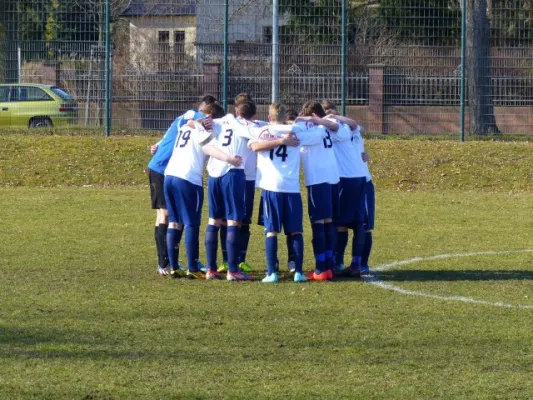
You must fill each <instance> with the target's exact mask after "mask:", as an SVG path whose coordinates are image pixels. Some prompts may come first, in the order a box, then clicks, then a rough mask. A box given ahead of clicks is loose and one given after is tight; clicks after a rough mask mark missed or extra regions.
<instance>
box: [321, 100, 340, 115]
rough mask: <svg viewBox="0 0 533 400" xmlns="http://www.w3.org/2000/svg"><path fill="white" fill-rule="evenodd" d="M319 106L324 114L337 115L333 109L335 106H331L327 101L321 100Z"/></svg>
mask: <svg viewBox="0 0 533 400" xmlns="http://www.w3.org/2000/svg"><path fill="white" fill-rule="evenodd" d="M320 104H321V105H322V108H323V109H324V111H325V112H326V114H328V115H329V114H337V109H336V108H335V104H333V103H332V102H331V101H329V100H322V101H321V102H320Z"/></svg>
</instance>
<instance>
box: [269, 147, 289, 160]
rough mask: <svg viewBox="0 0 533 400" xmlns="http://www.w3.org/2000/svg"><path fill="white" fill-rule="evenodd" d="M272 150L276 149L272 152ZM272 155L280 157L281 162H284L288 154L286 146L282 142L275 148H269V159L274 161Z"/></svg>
mask: <svg viewBox="0 0 533 400" xmlns="http://www.w3.org/2000/svg"><path fill="white" fill-rule="evenodd" d="M274 150H276V151H275V152H274ZM274 155H276V157H280V158H281V162H285V160H286V159H287V157H288V156H289V155H288V154H287V146H285V145H284V144H282V145H281V146H279V147H278V148H277V149H272V150H270V159H271V160H272V161H274Z"/></svg>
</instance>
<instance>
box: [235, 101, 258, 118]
mask: <svg viewBox="0 0 533 400" xmlns="http://www.w3.org/2000/svg"><path fill="white" fill-rule="evenodd" d="M256 112H257V108H256V106H255V103H254V102H253V101H244V102H242V103H239V104H237V105H236V106H235V115H237V116H238V117H241V118H244V119H246V120H250V119H252V118H253V117H254V115H255V113H256Z"/></svg>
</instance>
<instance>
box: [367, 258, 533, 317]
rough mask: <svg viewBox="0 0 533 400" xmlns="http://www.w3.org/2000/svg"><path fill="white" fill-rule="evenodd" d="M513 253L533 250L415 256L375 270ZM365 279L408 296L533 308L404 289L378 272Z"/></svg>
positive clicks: (524, 306)
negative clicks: (422, 262)
mask: <svg viewBox="0 0 533 400" xmlns="http://www.w3.org/2000/svg"><path fill="white" fill-rule="evenodd" d="M512 253H533V250H532V249H528V250H507V251H480V252H476V253H458V254H440V255H437V256H430V257H415V258H411V259H409V260H403V261H395V262H392V263H390V264H382V265H378V266H377V267H376V268H374V269H373V270H374V271H376V272H378V273H379V272H381V271H387V270H390V269H392V268H395V267H399V266H401V265H408V264H414V263H417V262H421V261H431V260H444V259H448V258H461V257H475V256H486V255H502V254H512ZM363 280H364V281H365V282H366V283H370V284H372V285H376V286H378V287H380V288H382V289H386V290H393V291H395V292H398V293H401V294H405V295H408V296H419V297H426V298H430V299H437V300H445V301H462V302H464V303H471V304H483V305H488V306H496V307H505V308H520V309H529V310H533V305H524V304H508V303H502V302H491V301H485V300H476V299H472V298H469V297H463V296H439V295H436V294H428V293H424V292H418V291H415V290H407V289H402V288H401V287H399V286H394V285H390V284H388V283H385V282H383V281H381V280H379V274H377V275H376V276H369V277H365V278H363Z"/></svg>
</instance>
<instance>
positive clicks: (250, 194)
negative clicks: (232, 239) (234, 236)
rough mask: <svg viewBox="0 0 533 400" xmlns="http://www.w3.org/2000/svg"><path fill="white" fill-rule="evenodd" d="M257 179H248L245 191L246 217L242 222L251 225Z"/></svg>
mask: <svg viewBox="0 0 533 400" xmlns="http://www.w3.org/2000/svg"><path fill="white" fill-rule="evenodd" d="M254 198H255V181H246V191H245V192H244V219H243V220H242V223H243V224H245V225H250V224H251V223H252V214H253V212H254Z"/></svg>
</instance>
